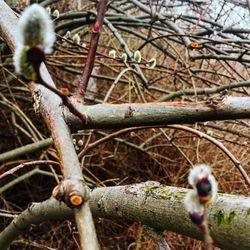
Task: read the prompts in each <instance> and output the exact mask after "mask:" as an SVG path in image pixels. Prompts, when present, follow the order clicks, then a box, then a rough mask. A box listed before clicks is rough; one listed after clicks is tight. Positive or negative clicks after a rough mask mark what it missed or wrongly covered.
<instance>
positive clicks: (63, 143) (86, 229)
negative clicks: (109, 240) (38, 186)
mask: <svg viewBox="0 0 250 250" xmlns="http://www.w3.org/2000/svg"><path fill="white" fill-rule="evenodd" d="M0 16H1V17H3V18H0V27H1V30H2V33H3V37H4V38H5V40H6V42H7V44H8V45H9V46H10V48H11V49H12V51H13V50H14V48H15V44H14V35H15V28H16V26H17V17H16V16H15V15H14V13H13V12H12V10H11V9H10V8H9V6H8V5H6V3H5V2H4V1H3V0H0ZM40 74H41V77H42V79H44V81H45V82H46V83H47V84H49V85H51V86H52V87H54V86H55V85H54V83H53V80H52V79H51V76H50V74H49V73H48V71H47V69H46V67H45V65H44V64H43V63H42V64H41V67H40ZM29 87H30V90H31V92H32V94H33V97H34V99H35V107H36V109H37V111H39V112H40V113H41V115H42V116H43V118H44V121H45V122H46V124H47V126H48V128H49V129H50V131H51V134H52V139H53V141H54V144H55V147H56V149H57V152H58V156H59V160H60V165H61V170H62V173H63V176H64V179H65V180H66V181H67V182H65V183H67V184H68V186H67V187H65V188H64V189H63V191H64V193H63V194H64V196H65V200H66V199H70V198H71V196H70V194H71V193H74V192H77V194H80V195H81V196H82V197H81V198H82V202H81V204H80V205H79V207H78V208H75V209H74V214H75V219H76V221H77V226H78V231H79V232H80V243H81V248H82V249H83V250H87V249H88V250H90V249H93V250H96V249H99V246H98V242H97V237H96V233H95V228H94V223H93V220H92V217H91V215H90V211H89V206H88V202H87V195H86V194H87V193H88V187H87V185H86V183H85V182H84V179H83V176H82V170H81V167H80V163H79V160H78V157H77V154H76V152H75V148H74V145H73V142H72V139H71V134H70V131H69V128H68V126H67V124H66V123H65V121H64V119H63V116H62V112H61V98H60V97H59V96H57V95H55V94H54V93H53V92H51V91H50V90H48V89H47V88H45V87H43V86H42V85H40V84H36V83H34V82H30V83H29ZM44 211H46V209H45V210H44ZM83 218H84V219H83ZM82 220H84V222H85V223H84V224H83V223H82ZM0 245H1V244H0ZM1 246H2V245H1Z"/></svg>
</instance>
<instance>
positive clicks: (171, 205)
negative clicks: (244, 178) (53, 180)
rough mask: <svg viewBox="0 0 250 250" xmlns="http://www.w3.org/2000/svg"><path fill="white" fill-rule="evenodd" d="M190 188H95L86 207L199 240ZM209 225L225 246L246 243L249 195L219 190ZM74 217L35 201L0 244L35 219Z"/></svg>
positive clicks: (249, 243)
mask: <svg viewBox="0 0 250 250" xmlns="http://www.w3.org/2000/svg"><path fill="white" fill-rule="evenodd" d="M187 191H188V189H184V188H176V187H168V186H163V185H160V184H159V183H157V182H150V181H149V182H145V183H140V184H135V185H127V186H117V187H105V188H96V189H94V191H93V192H92V194H91V198H90V208H91V211H92V214H93V215H94V216H95V217H103V218H109V219H112V220H114V219H122V220H126V221H130V222H133V221H137V222H141V223H142V224H145V225H147V226H150V227H152V228H153V229H155V230H157V231H162V230H169V231H173V232H176V233H179V234H183V235H187V236H189V237H192V238H196V239H199V240H202V235H201V232H200V230H199V229H198V228H197V227H196V226H195V225H193V224H192V223H191V220H190V219H189V217H188V213H187V212H186V210H185V208H184V205H183V198H184V196H185V195H186V192H187ZM208 213H209V227H210V232H211V236H212V237H213V240H214V242H215V245H217V246H219V247H221V248H225V249H240V250H247V249H250V198H249V197H244V196H236V195H228V194H219V195H218V197H217V199H216V201H215V202H214V203H213V204H211V205H210V206H209V208H208ZM72 217H73V211H72V210H71V209H69V208H67V207H66V206H65V205H64V204H63V203H60V202H58V201H56V200H55V199H54V198H51V199H49V200H47V201H44V202H42V203H33V204H32V205H31V206H30V207H29V208H28V209H26V210H25V211H24V212H23V213H22V214H21V215H20V216H18V217H17V218H15V219H14V220H13V221H12V223H11V224H10V225H9V226H8V227H6V229H5V230H4V231H3V232H1V233H0V246H1V250H4V249H7V247H8V246H9V245H10V244H11V242H12V241H13V240H14V239H15V238H16V237H17V236H18V235H20V234H21V233H23V232H24V231H25V230H28V229H29V228H30V227H31V226H32V225H33V224H36V225H38V224H40V223H41V222H44V221H47V220H63V219H68V218H72Z"/></svg>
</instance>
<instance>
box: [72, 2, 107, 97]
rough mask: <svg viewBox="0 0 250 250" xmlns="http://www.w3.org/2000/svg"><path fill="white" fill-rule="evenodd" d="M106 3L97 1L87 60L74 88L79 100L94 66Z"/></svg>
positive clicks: (84, 91) (82, 95)
mask: <svg viewBox="0 0 250 250" xmlns="http://www.w3.org/2000/svg"><path fill="white" fill-rule="evenodd" d="M107 3H108V0H101V1H99V4H98V7H97V16H96V21H95V23H94V25H93V32H92V36H91V40H90V46H89V51H88V56H87V60H86V63H85V66H84V68H83V72H82V76H81V78H80V81H79V85H78V88H77V90H76V96H77V98H78V99H80V100H82V99H83V98H84V96H85V93H86V89H87V86H88V82H89V78H90V76H91V72H92V70H93V67H94V61H95V55H96V50H97V46H98V41H99V37H100V29H101V27H102V23H103V19H104V15H105V12H106V7H107Z"/></svg>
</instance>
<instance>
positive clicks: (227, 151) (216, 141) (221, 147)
mask: <svg viewBox="0 0 250 250" xmlns="http://www.w3.org/2000/svg"><path fill="white" fill-rule="evenodd" d="M167 127H168V128H175V129H181V130H185V131H188V132H191V133H193V134H196V135H198V136H199V137H200V138H205V139H206V140H208V141H210V142H212V143H213V144H214V145H215V146H217V147H218V148H220V149H221V150H222V151H223V152H224V153H225V154H226V155H227V156H228V157H229V159H230V160H231V161H232V162H233V163H234V165H235V166H236V168H237V169H238V170H239V171H240V173H241V175H242V177H243V178H244V180H245V181H246V184H247V185H248V186H250V179H249V176H248V174H247V173H246V171H245V169H244V168H243V166H242V165H241V163H240V161H239V160H237V159H236V158H235V156H234V155H233V154H232V153H231V152H230V151H229V150H228V149H227V148H226V147H225V146H224V145H223V144H222V143H221V142H220V141H218V140H217V139H215V138H213V137H211V136H209V135H207V134H205V133H203V132H201V131H198V130H196V129H193V128H190V127H186V126H182V125H168V126H167Z"/></svg>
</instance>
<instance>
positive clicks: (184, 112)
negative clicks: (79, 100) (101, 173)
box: [63, 96, 250, 129]
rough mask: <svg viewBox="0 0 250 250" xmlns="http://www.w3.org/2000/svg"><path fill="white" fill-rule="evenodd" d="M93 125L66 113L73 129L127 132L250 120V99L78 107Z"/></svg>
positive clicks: (234, 98) (233, 98)
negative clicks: (144, 128) (127, 128)
mask: <svg viewBox="0 0 250 250" xmlns="http://www.w3.org/2000/svg"><path fill="white" fill-rule="evenodd" d="M76 107H77V109H79V110H80V111H82V112H84V113H85V114H86V115H87V116H88V117H89V118H90V122H89V123H88V124H86V125H84V124H82V122H81V120H80V119H78V118H76V117H75V116H74V115H72V114H71V113H69V112H68V110H67V109H65V110H64V112H63V114H64V117H65V120H66V122H67V123H68V124H69V126H70V127H71V128H73V129H83V128H124V127H133V126H146V125H167V124H177V123H179V124H180V123H190V124H193V123H195V122H200V121H211V120H226V119H229V120H232V119H243V118H250V98H249V97H232V96H226V97H224V98H222V99H221V98H214V99H211V100H209V101H206V102H199V103H187V102H186V103H185V102H165V103H146V104H141V103H131V104H97V105H92V106H85V105H81V104H76Z"/></svg>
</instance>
